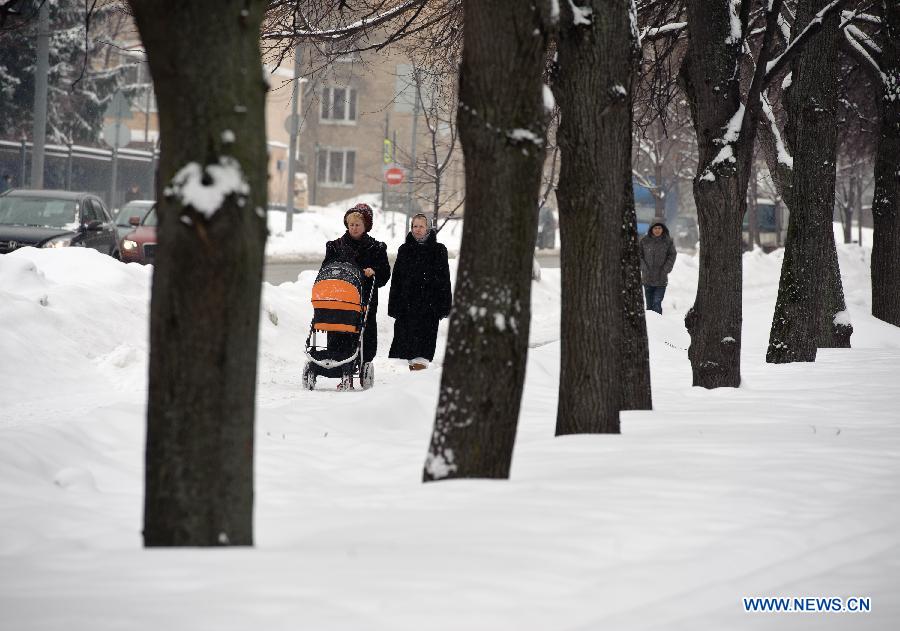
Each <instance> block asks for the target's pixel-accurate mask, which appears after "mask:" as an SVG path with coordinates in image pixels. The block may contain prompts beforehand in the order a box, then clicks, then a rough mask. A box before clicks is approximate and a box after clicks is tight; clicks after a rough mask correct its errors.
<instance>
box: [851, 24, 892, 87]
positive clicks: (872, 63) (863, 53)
mask: <svg viewBox="0 0 900 631" xmlns="http://www.w3.org/2000/svg"><path fill="white" fill-rule="evenodd" d="M844 39H845V41H846V42H847V44H848V45H849V47H850V53H851V54H852V55H853V56H854V57H856V59H857V61H859V62H860V63H862V64H863V65H865V66H866V67H868V68H869V70H870V71H871V72H872V73H873V74H874V75H875V76H876V77H879V78H880V79H881V82H882V83H883V84H884V85H888V76H887V75H886V74H885V73H884V72H882V70H881V66H880V65H879V64H878V62H877V61H876V60H875V59H874V58H873V57H872V55H870V54H869V52H868V51H867V50H866V49H865V47H864V46H863V45H862V44H861V43H859V41H857V39H856V37H855V36H854V35H853V33H852V32H851V31H850V30H849V29H844Z"/></svg>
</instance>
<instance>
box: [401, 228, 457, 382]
mask: <svg viewBox="0 0 900 631" xmlns="http://www.w3.org/2000/svg"><path fill="white" fill-rule="evenodd" d="M429 223H430V222H429V221H428V217H426V216H425V215H423V214H418V215H415V216H414V217H413V219H412V230H411V231H410V232H409V234H407V235H406V242H405V243H404V244H403V245H401V246H400V249H399V250H398V252H397V260H396V262H395V263H394V280H393V281H392V282H391V293H390V296H389V300H388V315H389V316H391V317H392V318H394V319H395V322H394V340H393V341H392V342H391V350H390V352H389V353H388V357H396V358H399V359H405V360H407V361H408V362H409V369H410V370H422V369H423V368H426V367H427V366H428V364H429V363H430V362H431V360H432V359H434V349H435V346H436V345H437V330H438V323H439V322H440V320H441V318H446V317H447V316H448V315H449V314H450V304H451V300H452V297H451V293H450V266H449V264H448V262H447V248H446V247H444V245H443V244H441V243H438V241H437V233H436V232H435V231H434V230H432V229H431V227H430V225H429Z"/></svg>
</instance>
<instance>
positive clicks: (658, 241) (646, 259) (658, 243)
mask: <svg viewBox="0 0 900 631" xmlns="http://www.w3.org/2000/svg"><path fill="white" fill-rule="evenodd" d="M654 226H662V229H663V233H662V234H661V235H659V236H658V237H654V236H653V234H652V232H653V228H654ZM640 249H641V282H642V283H643V284H644V285H650V286H651V287H665V286H666V285H667V284H668V283H669V272H671V271H672V268H673V267H675V257H676V256H677V255H678V253H677V252H676V251H675V242H674V241H672V237H670V236H669V229H668V228H666V226H665V224H662V223H655V224H653V225H652V226H650V229H649V230H647V234H646V235H644V236H643V237H642V238H641V241H640Z"/></svg>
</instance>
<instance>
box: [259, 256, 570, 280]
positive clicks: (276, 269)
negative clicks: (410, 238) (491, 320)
mask: <svg viewBox="0 0 900 631" xmlns="http://www.w3.org/2000/svg"><path fill="white" fill-rule="evenodd" d="M537 259H538V263H540V264H541V267H547V268H550V267H559V250H546V251H539V252H538V253H537ZM319 263H321V261H290V262H271V263H266V266H265V268H264V269H263V279H264V280H265V281H266V282H268V283H272V284H273V285H280V284H281V283H287V282H293V281H295V280H297V276H299V275H300V272H302V271H305V270H310V269H312V270H317V269H319ZM391 264H393V259H391Z"/></svg>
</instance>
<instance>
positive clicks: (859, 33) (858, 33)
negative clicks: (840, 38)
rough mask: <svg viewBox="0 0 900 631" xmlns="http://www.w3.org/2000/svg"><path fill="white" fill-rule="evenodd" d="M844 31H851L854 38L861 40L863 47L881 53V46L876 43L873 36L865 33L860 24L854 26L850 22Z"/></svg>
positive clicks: (877, 53)
mask: <svg viewBox="0 0 900 631" xmlns="http://www.w3.org/2000/svg"><path fill="white" fill-rule="evenodd" d="M844 32H849V33H850V34H851V35H852V36H853V39H855V40H856V41H857V42H859V43H860V44H861V45H862V46H863V47H865V48H866V49H867V50H869V51H870V52H872V53H874V54H876V55H880V54H881V46H879V45H878V44H876V43H875V42H874V41H873V40H872V38H871V37H869V35H868V34H867V33H865V32H864V31H863V30H862V29H860V28H859V27H858V26H854V25H853V24H848V25H847V28H845V29H844Z"/></svg>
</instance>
